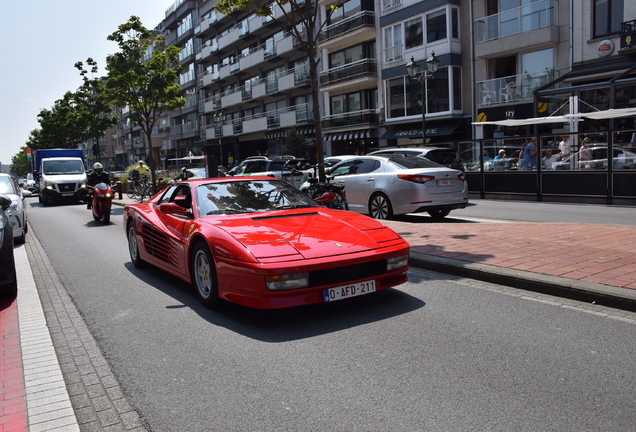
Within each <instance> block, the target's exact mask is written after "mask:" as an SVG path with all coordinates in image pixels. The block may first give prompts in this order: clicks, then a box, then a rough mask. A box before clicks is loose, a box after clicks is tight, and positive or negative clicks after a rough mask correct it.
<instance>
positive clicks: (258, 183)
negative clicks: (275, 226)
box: [196, 180, 318, 216]
mask: <svg viewBox="0 0 636 432" xmlns="http://www.w3.org/2000/svg"><path fill="white" fill-rule="evenodd" d="M196 196H197V205H198V210H199V215H201V216H211V215H222V214H236V213H253V212H262V211H269V210H284V209H292V208H302V207H316V206H318V204H317V203H316V202H315V201H314V200H312V199H311V198H309V197H308V196H307V195H305V194H304V193H302V192H300V191H299V190H298V189H296V188H294V187H292V186H290V185H289V184H287V183H285V182H282V181H268V180H244V181H229V182H218V183H208V184H204V185H201V186H198V187H197V191H196Z"/></svg>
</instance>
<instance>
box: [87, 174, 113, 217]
mask: <svg viewBox="0 0 636 432" xmlns="http://www.w3.org/2000/svg"><path fill="white" fill-rule="evenodd" d="M113 197H114V195H113V190H112V189H111V187H110V185H109V184H107V183H97V184H96V185H95V187H94V188H93V197H92V198H91V209H92V210H93V219H95V220H96V221H101V222H102V223H103V224H104V225H108V224H109V223H110V209H111V207H112V206H113Z"/></svg>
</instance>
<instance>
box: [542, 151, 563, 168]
mask: <svg viewBox="0 0 636 432" xmlns="http://www.w3.org/2000/svg"><path fill="white" fill-rule="evenodd" d="M560 159H561V155H558V154H552V149H546V150H545V156H543V157H542V158H541V163H543V165H544V166H545V169H546V170H554V165H553V164H554V162H556V161H558V160H560Z"/></svg>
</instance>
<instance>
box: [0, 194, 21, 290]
mask: <svg viewBox="0 0 636 432" xmlns="http://www.w3.org/2000/svg"><path fill="white" fill-rule="evenodd" d="M10 206H11V199H9V198H8V197H6V196H4V195H2V196H0V207H2V210H1V211H0V296H1V297H15V296H16V295H17V294H18V280H17V277H16V272H15V260H14V258H13V228H12V227H11V224H10V223H9V217H8V216H7V215H6V214H5V211H6V210H7V209H8V208H9V207H10Z"/></svg>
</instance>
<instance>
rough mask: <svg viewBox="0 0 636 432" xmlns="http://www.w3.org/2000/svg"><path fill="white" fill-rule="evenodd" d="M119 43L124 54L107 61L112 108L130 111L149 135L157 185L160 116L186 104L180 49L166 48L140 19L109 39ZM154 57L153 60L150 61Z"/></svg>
mask: <svg viewBox="0 0 636 432" xmlns="http://www.w3.org/2000/svg"><path fill="white" fill-rule="evenodd" d="M108 40H110V41H114V42H117V44H118V45H119V49H120V51H119V52H117V53H115V54H112V55H109V56H108V57H107V58H106V69H107V70H108V81H107V84H106V87H107V88H108V90H109V99H110V101H111V103H112V104H114V105H115V106H120V107H124V106H126V107H128V108H129V109H130V117H131V120H132V121H133V122H134V123H136V124H137V125H139V127H141V129H142V130H143V132H144V135H145V143H144V145H145V146H146V148H147V149H148V165H149V166H150V172H151V176H152V177H151V178H152V184H153V185H155V184H156V179H157V178H156V164H155V155H154V151H153V148H152V139H151V136H152V129H153V128H154V126H155V124H156V123H157V121H159V118H160V116H161V115H162V114H163V113H165V112H170V111H174V110H176V109H177V108H180V107H182V106H184V105H185V104H186V100H185V98H182V97H179V91H180V90H181V86H180V85H179V77H178V75H177V73H178V71H179V68H180V66H179V52H180V51H181V50H180V49H179V48H177V47H175V46H166V42H165V37H164V36H153V33H152V32H151V31H150V30H148V29H147V28H145V27H144V26H143V24H142V23H141V21H140V20H139V18H138V17H136V16H131V17H130V19H129V20H128V22H126V23H125V24H122V25H120V26H119V28H118V30H117V31H116V32H114V33H113V34H111V35H110V36H108ZM147 53H151V56H150V58H147V57H146V54H147Z"/></svg>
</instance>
